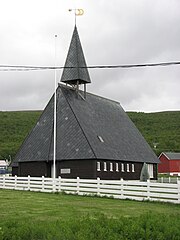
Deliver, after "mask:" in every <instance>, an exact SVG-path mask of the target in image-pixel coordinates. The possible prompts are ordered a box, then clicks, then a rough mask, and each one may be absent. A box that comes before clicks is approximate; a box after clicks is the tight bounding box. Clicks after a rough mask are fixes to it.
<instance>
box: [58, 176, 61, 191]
mask: <svg viewBox="0 0 180 240" xmlns="http://www.w3.org/2000/svg"><path fill="white" fill-rule="evenodd" d="M58 180H59V181H58V185H59V186H58V191H59V192H61V176H59V177H58Z"/></svg>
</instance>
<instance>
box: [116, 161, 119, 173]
mask: <svg viewBox="0 0 180 240" xmlns="http://www.w3.org/2000/svg"><path fill="white" fill-rule="evenodd" d="M116 172H119V164H118V163H116Z"/></svg>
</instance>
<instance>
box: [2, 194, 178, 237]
mask: <svg viewBox="0 0 180 240" xmlns="http://www.w3.org/2000/svg"><path fill="white" fill-rule="evenodd" d="M179 226H180V205H175V204H166V203H158V202H156V203H155V202H137V201H130V200H115V199H108V198H97V197H83V196H73V195H65V194H52V193H37V192H29V191H28V192H26V191H13V190H0V240H5V239H8V240H11V239H14V240H17V239H23V240H24V239H28V240H29V239H38V240H39V239H67V240H68V239H70V240H73V239H83V240H84V239H88V240H89V239H98V240H99V239H125V240H126V239H138V240H139V239H169V240H173V239H177V240H178V239H180V228H179Z"/></svg>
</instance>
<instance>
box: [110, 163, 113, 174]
mask: <svg viewBox="0 0 180 240" xmlns="http://www.w3.org/2000/svg"><path fill="white" fill-rule="evenodd" d="M110 171H111V172H113V163H112V162H110Z"/></svg>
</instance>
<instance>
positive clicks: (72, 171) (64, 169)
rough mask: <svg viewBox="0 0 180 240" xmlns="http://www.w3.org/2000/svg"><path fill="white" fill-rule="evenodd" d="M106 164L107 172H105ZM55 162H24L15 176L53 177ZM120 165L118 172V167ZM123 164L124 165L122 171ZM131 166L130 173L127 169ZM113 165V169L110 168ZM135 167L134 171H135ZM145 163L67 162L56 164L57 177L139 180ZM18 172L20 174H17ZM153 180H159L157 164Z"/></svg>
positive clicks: (14, 170)
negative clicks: (98, 167) (52, 170)
mask: <svg viewBox="0 0 180 240" xmlns="http://www.w3.org/2000/svg"><path fill="white" fill-rule="evenodd" d="M98 162H99V163H100V169H99V171H98V169H97V163H98ZM104 162H105V163H106V166H107V171H105V170H104ZM52 164H53V162H52V161H51V162H24V163H20V164H19V168H18V171H17V170H16V169H15V168H14V169H13V175H18V176H28V175H30V176H33V177H40V176H45V177H51V168H52ZM116 164H118V171H116V170H117V165H116ZM121 164H124V171H122V168H121ZM127 164H128V165H129V171H128V168H127ZM110 165H111V168H110ZM133 165H134V171H133ZM142 166H143V163H133V162H120V161H119V162H118V161H106V160H65V161H57V162H56V177H58V176H61V177H62V178H77V177H80V178H84V179H96V178H97V177H99V178H100V179H104V180H106V179H107V180H118V179H121V178H123V179H124V180H139V179H140V174H141V169H142ZM17 172H18V173H17ZM153 175H154V178H153V179H157V164H153Z"/></svg>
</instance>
